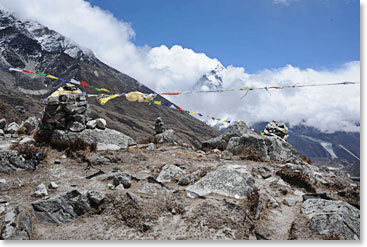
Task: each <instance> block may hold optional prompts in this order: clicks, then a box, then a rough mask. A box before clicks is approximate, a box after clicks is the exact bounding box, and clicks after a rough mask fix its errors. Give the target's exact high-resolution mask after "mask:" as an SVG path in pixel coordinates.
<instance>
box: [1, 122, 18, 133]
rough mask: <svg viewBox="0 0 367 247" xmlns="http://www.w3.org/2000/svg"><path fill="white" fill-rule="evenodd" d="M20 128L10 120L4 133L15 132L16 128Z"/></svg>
mask: <svg viewBox="0 0 367 247" xmlns="http://www.w3.org/2000/svg"><path fill="white" fill-rule="evenodd" d="M19 128H20V126H19V125H18V124H17V123H15V122H12V123H10V124H9V125H8V126H7V128H6V131H5V132H6V133H9V134H14V133H15V132H17V130H18V129H19Z"/></svg>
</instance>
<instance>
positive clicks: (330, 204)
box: [301, 199, 360, 239]
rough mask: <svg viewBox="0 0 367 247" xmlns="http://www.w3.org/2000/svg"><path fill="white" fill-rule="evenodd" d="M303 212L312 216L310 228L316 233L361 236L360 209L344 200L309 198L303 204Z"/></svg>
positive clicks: (341, 236)
mask: <svg viewBox="0 0 367 247" xmlns="http://www.w3.org/2000/svg"><path fill="white" fill-rule="evenodd" d="M301 213H302V214H306V215H307V216H308V217H309V218H310V223H309V228H310V229H311V230H312V232H314V233H316V234H323V235H332V234H335V235H338V236H339V237H340V238H341V239H359V238H360V213H359V210H358V209H356V208H355V207H353V206H351V205H350V204H348V203H346V202H344V201H331V200H324V199H308V200H306V201H305V202H304V203H303V204H302V208H301Z"/></svg>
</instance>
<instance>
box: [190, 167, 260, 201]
mask: <svg viewBox="0 0 367 247" xmlns="http://www.w3.org/2000/svg"><path fill="white" fill-rule="evenodd" d="M254 185H255V180H254V178H253V176H252V175H251V173H250V172H249V171H248V170H247V168H246V167H245V166H243V165H223V166H221V167H219V168H218V169H217V170H216V171H214V172H210V173H208V174H207V175H205V176H204V177H203V178H202V179H200V180H199V181H198V182H196V183H195V184H193V185H191V186H189V187H187V188H186V191H188V192H193V193H195V194H198V195H199V196H205V195H208V194H210V193H217V194H220V195H224V196H230V197H234V198H246V197H247V192H248V191H250V190H252V188H253V187H254Z"/></svg>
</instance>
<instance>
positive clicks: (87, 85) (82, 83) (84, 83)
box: [80, 81, 90, 87]
mask: <svg viewBox="0 0 367 247" xmlns="http://www.w3.org/2000/svg"><path fill="white" fill-rule="evenodd" d="M80 85H82V86H86V87H90V86H89V84H88V83H86V82H85V81H82V82H81V83H80Z"/></svg>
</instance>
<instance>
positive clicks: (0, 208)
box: [0, 206, 6, 215]
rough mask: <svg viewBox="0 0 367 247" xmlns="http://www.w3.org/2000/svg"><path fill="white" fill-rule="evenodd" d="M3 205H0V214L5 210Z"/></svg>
mask: <svg viewBox="0 0 367 247" xmlns="http://www.w3.org/2000/svg"><path fill="white" fill-rule="evenodd" d="M5 210H6V209H5V207H4V206H0V215H2V214H3V213H4V212H5Z"/></svg>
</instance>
